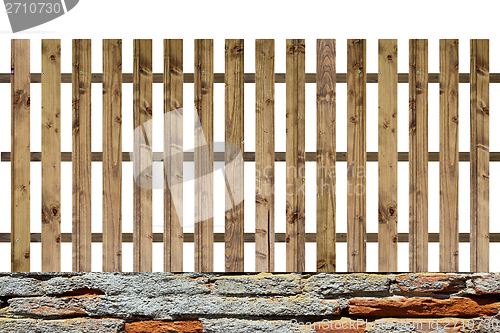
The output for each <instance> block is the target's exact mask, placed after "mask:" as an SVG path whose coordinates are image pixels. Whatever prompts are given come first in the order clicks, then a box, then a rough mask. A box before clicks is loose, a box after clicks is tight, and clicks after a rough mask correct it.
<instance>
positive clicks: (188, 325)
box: [125, 320, 203, 333]
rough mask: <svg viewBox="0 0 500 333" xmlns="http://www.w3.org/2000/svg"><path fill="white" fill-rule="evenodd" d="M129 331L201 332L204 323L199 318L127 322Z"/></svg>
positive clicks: (136, 332)
mask: <svg viewBox="0 0 500 333" xmlns="http://www.w3.org/2000/svg"><path fill="white" fill-rule="evenodd" d="M125 332H127V333H201V332H203V325H202V324H201V322H200V321H198V320H185V321H174V322H166V321H157V320H148V321H136V322H134V323H128V324H125Z"/></svg>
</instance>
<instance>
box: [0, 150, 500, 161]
mask: <svg viewBox="0 0 500 333" xmlns="http://www.w3.org/2000/svg"><path fill="white" fill-rule="evenodd" d="M255 154H256V153H255V152H252V151H247V152H245V154H244V158H245V162H254V161H255ZM72 155H73V154H72V153H71V152H61V162H71V160H72ZM132 155H133V153H132V152H122V161H123V162H132V161H133V158H132ZM316 155H317V154H316V152H315V151H314V152H311V151H308V152H306V162H316V159H317V157H316ZM335 155H336V157H335V159H336V161H337V162H345V161H347V158H346V156H347V153H346V152H341V151H338V152H336V153H335ZM408 155H409V153H408V152H407V151H406V152H405V151H400V152H398V161H399V162H408V160H409V157H408ZM427 155H428V159H429V162H439V152H437V151H430V152H429V153H428V154H427ZM0 156H1V162H10V161H11V153H10V152H2V153H0ZM224 158H225V157H224V153H223V152H214V153H213V160H214V161H215V162H224ZM489 158H490V162H500V152H490V154H489ZM41 161H42V153H41V152H31V162H41ZM153 161H155V162H163V152H154V153H153ZM184 161H185V162H193V161H194V153H193V152H184ZM274 161H275V162H285V161H286V153H285V152H282V151H278V152H275V154H274ZM366 161H367V162H377V161H378V152H376V151H370V152H367V153H366ZM458 161H459V162H469V161H470V153H469V152H466V151H462V152H459V153H458ZM92 162H102V152H92Z"/></svg>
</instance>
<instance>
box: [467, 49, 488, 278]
mask: <svg viewBox="0 0 500 333" xmlns="http://www.w3.org/2000/svg"><path fill="white" fill-rule="evenodd" d="M470 52H471V53H470V57H471V63H470V126H471V129H470V132H471V142H470V168H471V177H470V193H471V207H470V214H471V216H470V245H471V254H470V269H471V272H488V270H489V237H490V236H489V209H490V206H489V191H490V189H489V186H490V185H489V179H490V177H489V176H490V174H489V131H490V129H489V126H490V123H489V114H490V102H489V98H490V97H489V94H490V93H489V82H490V73H489V40H487V39H472V40H471V42H470Z"/></svg>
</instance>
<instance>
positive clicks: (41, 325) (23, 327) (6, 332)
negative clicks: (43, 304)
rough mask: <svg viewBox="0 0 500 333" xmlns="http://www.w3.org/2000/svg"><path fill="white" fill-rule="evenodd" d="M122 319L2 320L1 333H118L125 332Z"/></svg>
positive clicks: (0, 324) (0, 320) (0, 321)
mask: <svg viewBox="0 0 500 333" xmlns="http://www.w3.org/2000/svg"><path fill="white" fill-rule="evenodd" d="M124 326H125V323H124V321H123V320H120V319H90V318H74V319H65V320H39V319H10V318H8V319H5V318H0V333H13V332H15V333H34V332H36V333H54V332H65V333H90V332H102V333H118V332H124V331H125V328H124Z"/></svg>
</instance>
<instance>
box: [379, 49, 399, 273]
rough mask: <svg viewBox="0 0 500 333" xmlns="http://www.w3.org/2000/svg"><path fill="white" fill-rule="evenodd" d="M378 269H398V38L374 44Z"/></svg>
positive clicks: (392, 270) (387, 270)
mask: <svg viewBox="0 0 500 333" xmlns="http://www.w3.org/2000/svg"><path fill="white" fill-rule="evenodd" d="M378 61H379V76H378V107H379V108H378V177H379V182H378V184H379V190H378V248H379V251H378V269H379V272H396V271H397V269H398V255H397V254H398V208H397V207H398V132H397V129H398V118H397V114H398V42H397V40H396V39H381V40H379V44H378Z"/></svg>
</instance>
